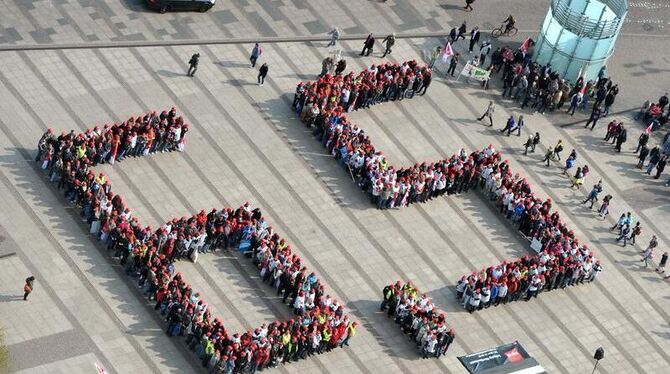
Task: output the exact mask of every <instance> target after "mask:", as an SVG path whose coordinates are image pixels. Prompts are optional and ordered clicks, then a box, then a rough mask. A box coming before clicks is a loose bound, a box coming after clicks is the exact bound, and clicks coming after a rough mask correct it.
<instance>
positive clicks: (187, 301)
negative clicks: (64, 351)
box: [36, 108, 357, 373]
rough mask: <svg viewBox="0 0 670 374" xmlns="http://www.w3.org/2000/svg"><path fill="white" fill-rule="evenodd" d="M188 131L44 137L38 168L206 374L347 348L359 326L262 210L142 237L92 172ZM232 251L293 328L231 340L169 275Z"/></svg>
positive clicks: (178, 145) (176, 141)
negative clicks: (183, 262) (287, 311)
mask: <svg viewBox="0 0 670 374" xmlns="http://www.w3.org/2000/svg"><path fill="white" fill-rule="evenodd" d="M187 128H188V127H187V125H186V123H185V122H184V121H183V119H182V118H181V117H177V116H176V111H175V110H174V108H173V109H172V110H171V111H169V112H163V113H162V114H161V115H156V114H155V112H153V113H148V114H147V115H145V116H143V117H138V118H131V119H130V120H128V121H126V122H124V123H122V124H120V125H117V124H115V125H112V126H105V127H104V128H103V130H102V131H99V129H89V130H87V131H86V132H85V133H82V134H75V133H74V132H70V133H69V134H61V135H60V136H58V137H55V136H53V134H52V131H51V130H48V131H47V132H46V133H45V134H44V135H43V136H42V138H41V139H40V141H39V152H38V156H37V158H36V161H37V162H40V163H41V165H42V168H43V169H45V170H47V171H48V175H49V180H50V181H51V182H52V183H57V188H58V190H59V191H63V192H64V193H65V196H66V198H67V199H68V201H69V202H70V203H72V204H74V205H75V207H76V208H77V210H78V212H79V213H80V215H81V216H82V218H83V220H84V221H85V222H86V223H87V225H88V226H89V228H90V233H91V234H94V235H95V236H96V237H97V238H98V239H99V240H100V241H101V242H102V243H103V244H104V245H105V246H106V248H107V250H108V251H110V252H113V253H114V254H113V256H114V257H116V258H119V259H120V263H121V265H122V266H123V267H124V269H125V272H126V274H127V275H128V276H130V277H132V278H136V279H137V282H138V286H139V287H140V289H141V291H142V292H143V294H144V295H145V296H146V297H147V298H148V299H149V300H153V301H155V309H156V310H157V311H159V312H160V313H161V315H163V316H165V318H166V320H167V323H168V328H167V331H166V333H167V334H168V335H169V336H171V337H172V336H184V335H185V336H186V338H185V343H186V344H187V346H188V347H189V348H190V349H191V350H195V351H196V355H197V358H198V359H199V360H200V362H201V363H202V366H203V367H206V368H208V369H210V370H211V372H220V373H223V372H225V373H232V372H236V373H237V372H243V371H249V372H252V373H253V372H255V371H256V370H262V369H264V368H266V367H273V366H276V365H278V364H280V363H286V362H290V361H293V360H298V359H302V358H306V357H308V356H311V355H314V354H320V353H323V352H325V351H330V350H331V349H333V348H335V347H337V346H340V347H342V346H344V345H348V344H349V340H350V339H351V338H352V337H353V336H354V335H355V334H356V328H357V322H353V321H350V320H349V317H348V315H346V314H345V313H344V306H343V305H342V304H341V303H339V302H338V301H337V300H336V299H334V298H332V297H331V296H330V295H328V294H326V293H325V288H324V285H323V283H322V282H321V281H320V280H319V278H317V277H316V275H315V274H314V273H313V272H308V270H307V268H306V267H305V266H304V265H303V262H302V260H301V259H300V257H299V256H298V255H297V254H296V253H294V252H293V251H292V250H291V246H290V245H289V244H288V242H287V241H286V240H285V239H283V238H281V237H280V236H279V234H277V233H276V232H275V231H274V230H273V228H272V227H271V226H270V225H269V224H268V223H267V221H266V220H265V218H264V217H263V215H262V214H261V211H260V209H252V208H251V206H250V205H249V204H248V203H245V204H244V205H242V206H241V207H240V208H238V209H235V210H233V209H230V208H228V209H221V210H216V209H213V210H212V211H211V212H210V213H205V211H201V212H199V213H197V214H193V215H192V216H191V217H188V218H187V217H182V218H178V219H173V220H171V221H168V222H167V223H166V224H164V225H162V226H161V227H159V228H157V229H156V230H153V229H152V228H151V226H146V227H142V225H141V224H140V223H139V221H138V219H137V217H136V216H134V215H133V212H132V210H131V209H130V208H129V207H128V206H127V205H126V204H125V203H124V201H123V198H122V197H121V196H120V195H118V194H114V193H113V192H112V190H111V184H110V182H109V180H107V178H106V176H105V175H104V174H103V173H99V174H98V176H96V175H95V173H94V172H93V170H91V169H90V168H91V167H93V166H95V165H97V164H99V163H103V162H109V163H112V162H113V161H112V160H120V159H122V158H123V157H124V156H125V155H137V156H141V155H147V154H149V153H152V152H157V151H163V150H167V151H169V150H174V149H179V150H183V144H184V135H185V131H187V130H185V129H187ZM176 129H180V131H177V130H176ZM152 131H153V132H154V135H156V132H157V131H166V132H169V133H171V134H173V135H167V136H166V137H162V136H160V137H158V138H156V137H155V136H154V137H152V136H151V132H152ZM135 136H137V137H142V138H144V139H145V140H147V141H146V142H144V141H141V142H139V145H138V143H134V140H133V139H132V138H133V137H135ZM122 139H129V141H128V142H126V141H122ZM164 141H165V142H164ZM233 247H235V248H238V249H239V250H240V251H242V252H245V254H247V255H250V257H251V258H252V261H253V263H254V264H255V265H256V266H257V267H258V269H259V274H260V275H261V278H262V280H263V281H264V282H268V281H269V282H270V284H271V285H272V286H273V287H274V288H275V289H276V290H277V294H278V295H283V301H284V302H287V299H288V301H289V304H290V306H291V308H292V309H293V311H294V314H295V317H294V318H293V319H291V320H289V321H275V322H272V323H269V324H263V325H262V326H260V327H259V328H256V329H254V330H253V331H251V330H250V331H247V332H244V333H236V334H232V335H231V334H229V332H228V331H227V330H226V328H225V327H224V324H223V321H221V320H220V319H219V318H212V316H211V311H210V308H209V306H208V305H207V303H206V302H205V301H204V300H203V299H202V297H201V296H200V294H199V293H198V292H196V291H195V290H193V289H192V287H191V286H190V285H189V284H188V283H187V282H186V280H185V279H184V278H183V276H182V275H181V274H180V273H175V264H174V263H175V261H177V260H180V259H183V258H190V259H191V260H193V261H194V262H195V261H197V257H198V255H199V254H201V253H207V252H214V251H216V250H217V249H219V248H224V249H227V248H233Z"/></svg>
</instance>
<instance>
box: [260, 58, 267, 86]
mask: <svg viewBox="0 0 670 374" xmlns="http://www.w3.org/2000/svg"><path fill="white" fill-rule="evenodd" d="M269 70H270V68H268V64H267V62H265V63H263V65H261V68H260V69H258V85H259V86H261V87H262V86H263V83H265V77H266V76H267V75H268V71H269Z"/></svg>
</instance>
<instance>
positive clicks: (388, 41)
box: [382, 33, 395, 58]
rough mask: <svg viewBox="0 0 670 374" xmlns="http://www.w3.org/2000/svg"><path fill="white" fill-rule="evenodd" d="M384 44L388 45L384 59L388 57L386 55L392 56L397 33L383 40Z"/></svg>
mask: <svg viewBox="0 0 670 374" xmlns="http://www.w3.org/2000/svg"><path fill="white" fill-rule="evenodd" d="M382 44H385V45H386V49H385V50H384V54H383V55H382V58H384V57H386V55H388V54H390V53H391V52H393V50H392V48H393V45H395V33H393V34H391V35H389V36H387V37H386V38H384V40H382Z"/></svg>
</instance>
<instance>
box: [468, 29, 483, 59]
mask: <svg viewBox="0 0 670 374" xmlns="http://www.w3.org/2000/svg"><path fill="white" fill-rule="evenodd" d="M480 34H481V33H480V32H479V27H475V28H474V29H472V31H470V48H469V49H468V51H469V52H470V53H472V49H473V48H474V47H475V45H477V43H479V37H480Z"/></svg>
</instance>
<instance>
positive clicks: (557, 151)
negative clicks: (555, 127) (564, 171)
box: [554, 139, 563, 161]
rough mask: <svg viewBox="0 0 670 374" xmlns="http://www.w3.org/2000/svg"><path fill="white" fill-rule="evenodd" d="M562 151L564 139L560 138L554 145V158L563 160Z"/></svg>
mask: <svg viewBox="0 0 670 374" xmlns="http://www.w3.org/2000/svg"><path fill="white" fill-rule="evenodd" d="M561 152H563V140H562V139H559V140H558V143H556V145H555V146H554V158H556V159H557V160H558V161H561Z"/></svg>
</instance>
